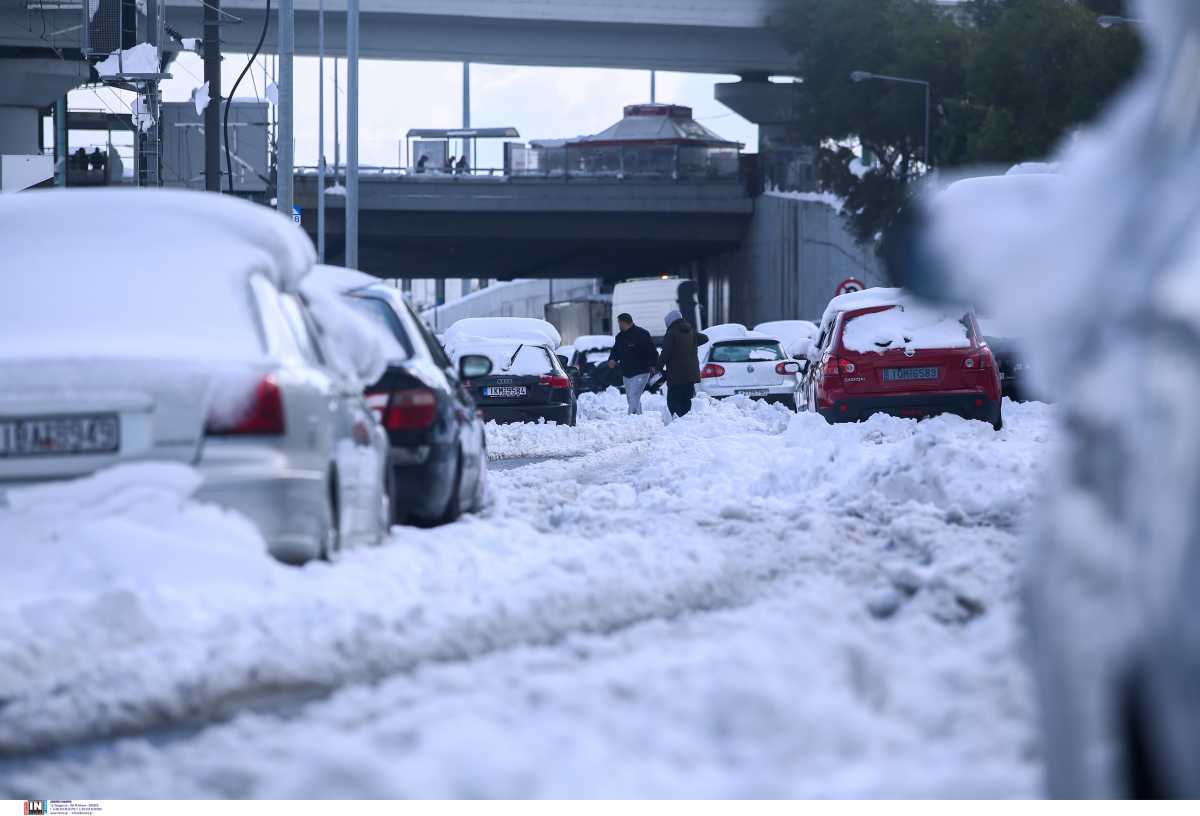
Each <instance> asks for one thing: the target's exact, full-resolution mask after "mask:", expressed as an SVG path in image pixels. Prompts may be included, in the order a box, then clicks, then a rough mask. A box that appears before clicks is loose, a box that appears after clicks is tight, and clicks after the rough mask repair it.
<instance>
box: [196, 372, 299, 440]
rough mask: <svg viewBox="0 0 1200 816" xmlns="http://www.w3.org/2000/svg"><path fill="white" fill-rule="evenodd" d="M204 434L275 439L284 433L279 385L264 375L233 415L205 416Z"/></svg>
mask: <svg viewBox="0 0 1200 816" xmlns="http://www.w3.org/2000/svg"><path fill="white" fill-rule="evenodd" d="M204 432H205V433H206V434H208V435H209V436H244V435H248V434H258V435H279V434H282V433H283V432H284V422H283V394H282V393H281V392H280V390H279V383H277V382H275V378H274V377H272V376H270V375H268V376H266V377H263V378H262V379H261V380H259V382H258V385H257V386H255V388H254V397H253V398H252V400H251V401H250V403H249V404H248V405H246V406H245V407H244V408H242V410H241V411H240V412H238V413H237V414H236V415H230V416H223V415H222V412H220V411H215V412H212V413H210V414H209V417H208V422H207V423H205V426H204Z"/></svg>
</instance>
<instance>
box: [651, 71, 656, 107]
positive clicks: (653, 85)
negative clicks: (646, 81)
mask: <svg viewBox="0 0 1200 816" xmlns="http://www.w3.org/2000/svg"><path fill="white" fill-rule="evenodd" d="M656 73H657V72H656V71H655V70H654V69H653V68H651V69H650V102H651V103H654V102H657V101H658V89H657V88H656V87H655V80H656V77H655V74H656Z"/></svg>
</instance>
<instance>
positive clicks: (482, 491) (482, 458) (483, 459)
mask: <svg viewBox="0 0 1200 816" xmlns="http://www.w3.org/2000/svg"><path fill="white" fill-rule="evenodd" d="M487 497H488V455H487V446H486V445H484V446H480V448H479V476H478V477H477V478H476V479H475V500H474V502H473V503H472V506H471V509H472V510H473V511H474V512H476V513H479V512H481V511H482V510H483V508H484V505H486V504H487Z"/></svg>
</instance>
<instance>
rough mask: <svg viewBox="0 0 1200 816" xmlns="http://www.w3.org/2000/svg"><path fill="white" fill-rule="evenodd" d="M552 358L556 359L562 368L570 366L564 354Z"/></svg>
mask: <svg viewBox="0 0 1200 816" xmlns="http://www.w3.org/2000/svg"><path fill="white" fill-rule="evenodd" d="M554 356H555V357H557V358H558V361H559V362H560V363H562V367H563V368H566V367H567V366H569V365H570V364H571V361H570V360H568V359H567V355H565V354H555V355H554Z"/></svg>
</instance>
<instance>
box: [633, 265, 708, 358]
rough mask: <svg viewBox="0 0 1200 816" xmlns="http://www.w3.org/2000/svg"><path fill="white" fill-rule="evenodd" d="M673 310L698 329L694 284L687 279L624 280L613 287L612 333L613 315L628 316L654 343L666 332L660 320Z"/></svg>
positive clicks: (698, 317) (698, 320)
mask: <svg viewBox="0 0 1200 816" xmlns="http://www.w3.org/2000/svg"><path fill="white" fill-rule="evenodd" d="M673 309H678V310H679V311H680V312H682V313H683V316H684V318H685V319H686V320H687V321H688V322H689V323H691V324H692V325H693V326H694V327H696V328H697V329H699V328H700V325H701V322H700V309H699V306H698V304H697V303H696V283H695V281H691V280H688V279H687V278H671V277H662V278H641V279H636V280H627V281H622V282H621V283H618V284H617V285H616V286H615V287H613V296H612V317H613V330H614V331H616V329H617V316H618V315H621V314H628V315H629V316H630V317H632V318H633V322H634V323H636V324H637V325H639V326H641V327H642V328H644V329H645V330H646V331H648V332H650V336H651V337H653V338H654V340H655V342H656V343H657V342H660V341H661V340H662V338H663V335H664V334H666V333H667V327H666V325H665V324H664V323H663V318H665V317H666V316H667V313H668V312H670V311H671V310H673Z"/></svg>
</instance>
